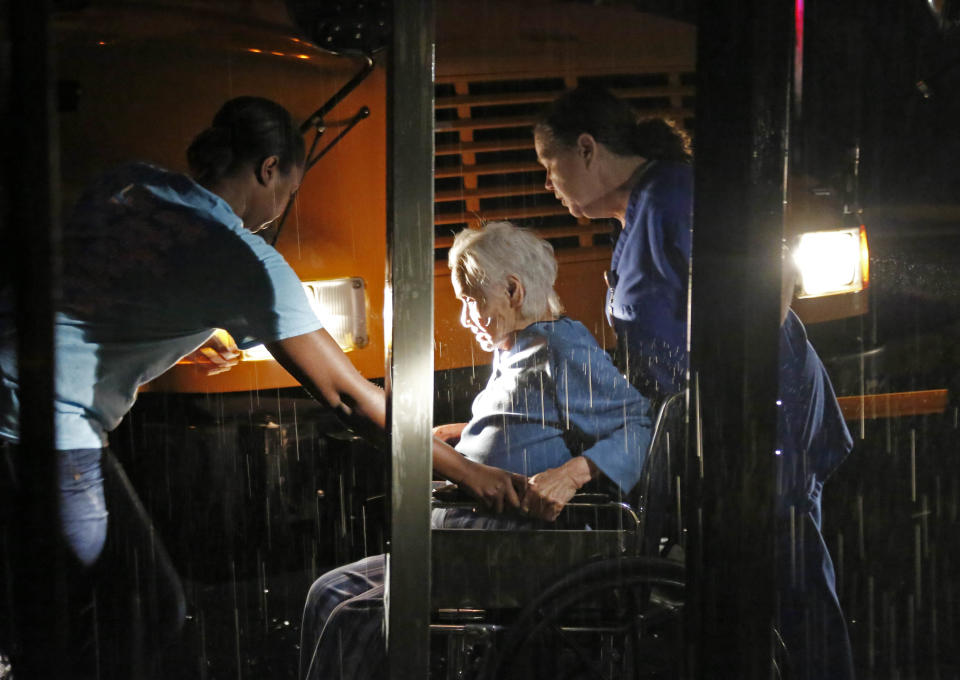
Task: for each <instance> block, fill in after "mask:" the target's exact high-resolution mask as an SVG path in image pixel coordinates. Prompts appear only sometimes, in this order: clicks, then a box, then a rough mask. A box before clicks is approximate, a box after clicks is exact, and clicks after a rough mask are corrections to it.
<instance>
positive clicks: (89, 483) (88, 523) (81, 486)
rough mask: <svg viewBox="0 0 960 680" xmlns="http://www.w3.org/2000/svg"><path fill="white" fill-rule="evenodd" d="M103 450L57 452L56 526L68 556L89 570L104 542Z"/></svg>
mask: <svg viewBox="0 0 960 680" xmlns="http://www.w3.org/2000/svg"><path fill="white" fill-rule="evenodd" d="M102 454H103V449H75V450H72V451H60V452H59V458H58V460H57V472H58V478H59V480H60V482H59V483H60V522H61V526H62V529H63V536H64V538H65V539H66V542H67V546H68V547H69V548H70V552H71V553H72V554H73V555H74V556H75V557H76V558H77V559H78V560H79V561H80V563H81V564H82V565H83V566H85V567H89V566H91V565H93V564H94V562H96V561H97V558H99V557H100V554H101V553H102V552H103V546H104V544H105V543H106V541H107V516H108V513H107V500H106V497H105V495H104V491H103V470H102V468H101V466H100V458H101V455H102Z"/></svg>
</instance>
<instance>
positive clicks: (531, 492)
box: [520, 456, 597, 522]
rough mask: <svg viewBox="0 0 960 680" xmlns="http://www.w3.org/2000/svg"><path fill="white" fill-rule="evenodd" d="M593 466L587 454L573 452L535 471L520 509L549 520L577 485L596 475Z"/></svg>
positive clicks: (550, 520)
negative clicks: (560, 461) (566, 458)
mask: <svg viewBox="0 0 960 680" xmlns="http://www.w3.org/2000/svg"><path fill="white" fill-rule="evenodd" d="M596 470H597V468H596V466H594V464H593V463H592V462H590V460H589V459H588V458H585V457H584V456H576V457H574V458H571V459H570V460H569V461H567V462H566V463H564V464H563V465H561V466H560V467H556V468H551V469H549V470H544V471H543V472H540V473H538V474H535V475H534V476H533V477H531V478H530V480H529V482H528V483H527V490H526V493H525V494H524V495H523V498H522V499H521V501H520V513H521V514H523V515H526V516H528V517H534V518H537V519H543V520H546V521H548V522H553V521H554V520H556V519H557V516H558V515H559V514H560V511H561V510H563V508H564V506H565V505H566V504H567V503H569V502H570V499H571V498H573V495H574V494H575V493H576V492H577V491H578V490H579V489H580V487H582V486H583V485H584V484H586V483H587V482H589V481H590V480H591V479H593V477H595V476H596Z"/></svg>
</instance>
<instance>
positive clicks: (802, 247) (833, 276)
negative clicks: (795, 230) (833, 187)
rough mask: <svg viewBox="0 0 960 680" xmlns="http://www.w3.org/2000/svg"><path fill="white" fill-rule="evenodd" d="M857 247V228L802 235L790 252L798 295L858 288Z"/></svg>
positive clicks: (859, 258)
mask: <svg viewBox="0 0 960 680" xmlns="http://www.w3.org/2000/svg"><path fill="white" fill-rule="evenodd" d="M860 248H861V246H860V230H859V228H852V229H836V230H831V231H811V232H807V233H805V234H802V235H801V236H800V242H799V244H798V245H797V248H796V250H795V251H794V261H795V262H796V264H797V269H798V270H799V272H800V297H819V296H821V295H833V294H836V293H848V292H856V291H859V290H862V289H863V281H862V278H861V255H860Z"/></svg>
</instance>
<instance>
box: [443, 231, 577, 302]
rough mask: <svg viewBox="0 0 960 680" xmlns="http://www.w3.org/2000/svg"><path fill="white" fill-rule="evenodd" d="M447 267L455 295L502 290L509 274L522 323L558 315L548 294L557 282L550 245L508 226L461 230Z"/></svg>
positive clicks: (555, 297) (553, 297)
mask: <svg viewBox="0 0 960 680" xmlns="http://www.w3.org/2000/svg"><path fill="white" fill-rule="evenodd" d="M447 264H449V266H450V272H451V274H450V276H451V278H452V279H453V285H454V288H455V289H457V290H458V294H459V291H462V290H470V291H476V292H481V293H487V292H489V291H490V289H491V287H492V286H498V285H506V281H507V277H508V276H510V275H511V274H512V275H513V276H516V277H517V278H518V279H520V281H521V282H522V283H523V288H524V291H525V295H524V298H523V305H522V307H521V308H520V315H521V316H522V317H523V318H525V319H539V318H541V317H543V316H546V314H547V312H549V313H550V314H551V315H553V316H559V315H560V314H562V313H563V304H562V303H561V302H560V296H558V295H557V293H556V291H555V290H554V289H553V284H554V282H555V281H556V280H557V260H556V258H555V257H554V255H553V246H551V245H550V244H549V243H548V242H547V241H545V240H543V239H542V238H539V237H538V236H536V235H535V234H533V233H532V232H530V231H527V230H525V229H519V228H517V227H516V226H514V225H513V224H511V223H510V222H487V223H486V224H485V225H484V226H483V228H482V229H464V230H463V231H461V232H460V233H458V234H457V235H456V236H455V237H454V239H453V246H451V248H450V252H449V254H448V255H447Z"/></svg>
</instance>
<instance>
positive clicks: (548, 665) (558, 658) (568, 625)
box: [430, 394, 686, 680]
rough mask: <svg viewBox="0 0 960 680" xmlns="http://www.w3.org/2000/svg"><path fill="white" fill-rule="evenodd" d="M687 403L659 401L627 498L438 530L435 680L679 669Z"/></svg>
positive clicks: (662, 674) (605, 675) (579, 501)
mask: <svg viewBox="0 0 960 680" xmlns="http://www.w3.org/2000/svg"><path fill="white" fill-rule="evenodd" d="M684 405H685V402H684V395H683V394H674V395H672V396H670V397H668V398H667V399H666V400H664V401H663V403H662V404H661V405H660V407H659V409H658V413H657V416H656V419H655V421H654V430H653V436H652V438H651V442H650V445H649V448H648V452H647V458H646V460H645V462H644V469H643V471H642V474H641V479H640V481H639V482H638V484H637V487H636V489H635V491H634V492H633V493H632V494H631V495H630V497H629V498H623V499H621V498H615V497H611V496H609V495H604V494H597V493H587V494H577V495H576V496H574V498H573V499H572V501H571V502H570V503H569V504H568V505H567V506H566V507H565V508H564V511H563V512H562V513H561V516H560V517H559V518H558V519H557V521H556V523H554V524H551V525H546V524H544V525H542V526H535V527H533V528H530V529H525V528H524V529H510V530H502V531H501V530H489V529H434V530H433V533H432V546H433V547H432V550H433V565H434V566H433V580H432V584H433V585H432V594H431V603H432V610H433V612H434V618H433V621H432V623H431V626H430V629H431V642H432V644H431V648H432V650H433V652H432V660H431V665H432V667H431V677H432V678H434V680H441V679H444V680H453V679H458V680H500V679H503V678H524V679H526V680H530V679H534V678H551V679H568V678H569V679H573V678H577V679H579V678H596V679H598V680H600V679H611V680H612V679H613V678H617V679H619V678H650V679H653V678H676V677H680V674H681V670H682V669H681V663H682V659H683V658H684V654H683V635H682V633H683V630H682V610H683V601H684V597H683V595H684V587H685V573H684V566H683V559H682V546H683V539H684V534H683V526H682V522H681V516H682V515H681V510H682V508H681V507H680V500H681V496H680V493H679V489H680V488H681V474H680V471H681V469H682V464H683V458H684V451H683V445H682V442H683V441H684V439H683V438H684V435H685V428H686V425H685V422H684V418H685V409H684ZM439 496H442V492H441V493H435V496H434V507H443V508H450V507H471V504H469V503H456V502H454V503H450V502H447V501H442V500H439V498H438V497H439Z"/></svg>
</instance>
